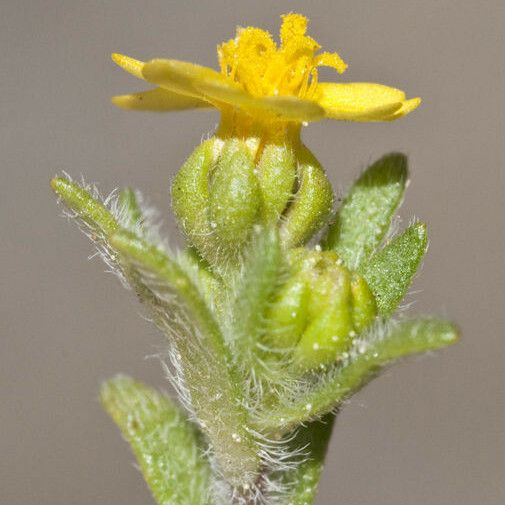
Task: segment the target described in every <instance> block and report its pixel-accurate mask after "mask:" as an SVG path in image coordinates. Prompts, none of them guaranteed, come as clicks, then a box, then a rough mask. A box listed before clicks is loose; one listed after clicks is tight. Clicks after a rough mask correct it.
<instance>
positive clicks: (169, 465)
mask: <svg viewBox="0 0 505 505" xmlns="http://www.w3.org/2000/svg"><path fill="white" fill-rule="evenodd" d="M100 397H101V401H102V404H103V406H104V408H105V410H106V411H107V412H108V413H109V415H110V416H111V417H112V419H113V420H114V422H115V423H116V424H117V425H118V426H119V429H120V430H121V432H122V434H123V436H124V437H125V439H126V440H127V441H128V442H129V444H130V446H131V448H132V450H133V453H134V454H135V457H136V458H137V461H138V463H139V466H140V469H141V471H142V474H143V476H144V479H145V481H146V482H147V484H148V485H149V487H150V489H151V492H152V494H153V496H154V498H155V500H156V502H157V503H158V504H159V505H187V504H188V503H191V504H194V505H207V504H209V503H210V500H209V497H208V494H209V484H210V467H209V465H208V463H207V461H206V460H205V458H204V456H203V448H202V447H201V446H200V440H199V438H200V437H199V433H198V431H197V429H196V428H195V427H194V426H193V425H192V424H191V423H190V422H189V421H188V419H187V418H186V416H185V415H184V414H183V413H182V412H181V411H180V409H179V408H178V407H177V406H176V405H175V404H174V403H173V402H172V401H171V400H170V399H169V398H168V397H166V396H164V395H161V394H159V393H157V392H156V391H154V390H153V389H151V388H149V387H147V386H145V385H143V384H140V383H138V382H135V381H133V380H132V379H130V378H129V377H124V376H118V377H115V378H114V379H112V380H110V381H108V382H106V383H105V384H103V386H102V389H101V394H100Z"/></svg>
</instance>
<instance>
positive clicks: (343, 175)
mask: <svg viewBox="0 0 505 505" xmlns="http://www.w3.org/2000/svg"><path fill="white" fill-rule="evenodd" d="M290 10H300V11H301V12H303V13H305V14H307V15H308V16H309V17H310V18H311V34H314V36H315V37H316V38H317V39H318V40H319V41H320V42H321V43H322V44H323V46H324V48H325V49H327V50H330V51H331V50H338V51H339V52H340V53H341V55H342V56H343V57H344V58H345V59H346V60H347V61H348V62H349V63H350V67H349V70H348V72H347V74H346V75H345V76H344V77H345V80H351V81H360V80H365V81H366V80H369V81H376V82H384V83H387V84H391V85H395V86H398V87H400V88H402V89H405V90H406V91H407V92H408V94H409V96H416V95H420V96H422V97H423V99H424V103H423V105H422V107H421V108H420V109H419V110H418V111H416V112H415V113H414V114H412V115H411V116H409V117H408V118H406V119H403V120H401V121H398V122H395V123H391V124H384V125H383V124H347V123H338V122H321V123H318V124H313V125H311V126H310V127H309V128H307V129H306V131H305V132H304V136H305V139H306V141H307V143H308V145H309V146H310V147H311V148H312V149H313V151H314V152H315V153H316V154H317V155H318V157H319V158H320V160H321V161H322V162H323V165H324V166H325V167H326V168H327V170H328V172H329V174H330V177H331V179H332V181H333V182H334V184H335V187H338V188H341V189H345V188H347V187H348V186H349V184H350V183H351V181H352V179H353V178H354V177H355V176H356V175H357V174H358V172H359V170H361V169H362V168H363V167H364V166H366V164H367V163H369V162H370V161H371V160H373V159H374V158H376V157H378V156H380V155H381V154H383V153H385V152H387V151H391V150H393V149H398V150H402V151H405V152H406V153H408V154H409V155H410V162H411V172H412V184H411V186H410V188H409V190H408V194H407V199H406V202H405V204H404V206H403V208H402V210H401V215H402V217H403V218H404V223H405V222H408V221H409V220H410V219H411V218H412V216H418V217H419V218H422V219H423V220H425V221H426V222H427V223H428V225H429V231H430V238H431V246H430V250H429V254H428V256H427V259H426V261H425V263H424V268H423V272H422V276H420V277H419V278H418V279H417V281H416V283H415V286H414V288H413V291H414V292H413V294H411V296H410V298H409V300H410V301H413V302H414V301H415V305H414V306H413V307H412V308H411V309H410V310H411V312H412V313H420V314H426V313H439V314H442V315H446V316H448V317H451V318H453V319H454V320H456V321H458V323H459V324H460V325H461V327H462V329H463V334H464V337H463V340H462V342H461V343H460V344H458V345H457V346H456V347H453V348H451V349H449V350H446V351H443V352H441V353H438V354H436V355H434V356H431V357H425V358H419V359H413V360H410V361H408V362H405V363H402V364H400V365H398V366H395V367H394V368H392V369H391V370H390V371H388V373H387V374H385V375H384V376H382V377H381V378H380V379H378V380H376V381H375V382H373V383H372V384H371V385H370V386H368V387H367V388H366V389H365V390H364V391H363V392H361V393H360V394H359V395H357V396H356V397H354V398H353V400H352V401H351V402H350V403H349V405H348V406H347V407H346V408H345V409H344V411H343V412H342V414H341V415H340V417H339V420H338V423H337V426H336V431H335V434H334V437H333V442H332V447H331V452H330V455H329V458H328V465H327V467H326V471H325V474H324V478H323V481H322V485H321V493H320V496H319V498H318V504H319V505H323V504H343V505H368V504H370V505H410V504H423V505H453V504H454V505H463V504H465V505H466V504H468V505H474V504H476V503H477V504H479V505H498V504H501V503H504V501H505V484H504V477H505V475H504V466H505V465H504V463H505V436H504V435H505V433H504V420H503V417H504V410H505V409H504V396H505V394H504V393H505V388H504V379H505V376H504V365H503V363H504V360H505V352H504V349H505V345H504V343H503V339H504V334H503V319H504V317H503V313H504V308H503V305H504V298H503V288H504V276H503V271H504V269H503V260H502V255H503V252H502V251H503V247H504V245H505V241H504V238H503V233H504V222H503V213H504V212H503V191H504V184H503V183H504V178H505V177H504V167H503V161H502V160H503V130H504V126H505V125H504V110H503V101H504V99H503V96H504V95H503V93H504V89H505V75H504V67H503V49H504V47H503V43H504V41H503V25H504V23H505V8H504V4H503V2H502V1H501V0H497V1H486V0H480V1H463V0H461V1H448V0H424V1H423V2H416V1H412V0H398V1H395V0H381V1H371V0H370V1H356V0H354V1H336V0H333V1H330V0H327V1H318V2H309V1H306V2H288V1H276V2H267V1H260V0H255V1H247V2H246V1H237V0H235V1H224V0H221V1H212V2H205V3H203V2H201V3H200V2H193V1H185V2H174V1H172V2H171V1H168V0H164V1H152V0H145V1H129V0H128V1H125V0H115V1H96V0H91V1H81V2H77V1H68V0H67V1H56V0H44V1H40V0H39V1H28V0H3V1H2V2H1V5H0V48H1V56H0V58H1V71H0V91H1V93H0V109H1V118H2V119H1V124H0V131H1V133H0V163H1V165H0V167H1V168H0V170H1V174H2V177H1V184H0V191H1V193H2V194H1V198H0V206H1V214H0V219H1V220H2V223H1V235H0V243H1V249H0V260H1V263H0V265H1V288H2V289H1V293H0V312H1V313H0V327H1V333H2V338H1V341H0V346H1V354H0V359H1V368H0V387H1V403H0V454H1V455H2V457H1V459H0V501H1V503H5V504H23V505H28V504H39V505H60V504H61V505H69V504H72V505H80V504H82V505H84V504H86V505H89V504H111V505H114V504H117V505H119V504H121V505H123V504H135V505H140V504H146V505H147V504H150V503H152V501H151V498H150V496H149V494H148V491H147V489H146V488H145V485H144V484H143V482H142V480H141V477H140V475H139V474H138V473H137V471H136V470H135V468H134V466H133V464H132V462H133V457H132V456H131V455H130V453H129V450H128V448H127V446H126V444H125V443H124V442H123V441H122V440H121V437H120V436H119V434H118V432H117V430H116V428H115V427H114V426H113V425H112V423H111V421H109V419H108V418H107V417H106V416H105V414H104V413H103V412H102V410H101V408H100V405H99V403H98V401H97V391H98V387H99V383H100V381H101V380H103V379H105V378H107V377H110V376H111V375H114V374H115V373H117V372H119V371H122V372H125V373H128V374H131V375H133V376H135V377H137V378H139V379H142V380H145V381H147V382H149V383H151V384H154V385H162V386H163V384H165V381H164V379H163V377H162V372H161V370H160V367H159V365H158V363H157V362H156V361H155V360H144V356H146V355H148V354H153V353H155V352H157V351H158V349H160V347H161V346H162V339H161V338H160V336H159V335H158V334H157V332H156V331H155V330H154V329H153V328H152V327H151V326H149V324H147V323H146V322H144V321H143V320H142V319H141V318H140V317H139V314H138V307H137V306H136V305H135V304H134V300H133V299H132V297H131V295H129V294H128V293H126V292H124V291H123V290H122V288H121V287H120V285H119V283H118V282H117V281H116V280H115V278H113V277H112V276H110V275H108V276H107V275H104V273H103V271H104V267H103V265H102V264H101V263H100V262H99V261H98V260H93V261H90V262H88V261H86V257H87V255H88V254H89V252H90V251H91V248H90V246H89V245H88V243H87V241H86V240H85V239H84V237H82V236H81V235H80V234H79V233H78V232H77V231H76V229H75V228H74V227H73V226H70V225H69V224H67V223H66V222H65V220H63V219H61V218H60V217H59V216H58V215H59V210H58V209H57V207H56V205H55V202H54V198H53V195H52V194H51V192H50V190H49V187H48V181H49V178H50V177H51V176H52V175H54V174H55V173H57V172H60V171H62V170H66V171H68V172H69V173H70V174H72V175H74V176H79V175H80V174H84V175H85V176H86V179H87V180H89V181H97V182H99V184H100V187H101V188H102V189H103V191H104V192H108V191H109V190H111V189H113V188H114V187H116V186H117V185H126V184H129V185H132V186H134V187H138V188H140V189H141V190H142V191H143V192H144V193H145V195H147V196H148V197H149V200H150V201H151V203H152V204H154V205H156V206H157V207H159V208H160V209H161V210H162V212H163V214H164V215H165V216H166V223H167V227H166V231H167V233H169V234H170V236H171V240H172V242H173V243H179V244H180V240H181V239H180V236H179V235H178V232H177V231H176V229H175V227H174V223H173V221H172V220H171V218H170V216H169V201H168V187H169V181H170V179H171V178H172V177H173V175H174V173H175V172H176V170H177V168H178V167H179V166H180V165H181V163H182V162H183V161H184V159H185V158H186V156H187V155H188V154H189V153H190V151H191V149H192V148H193V146H195V145H196V144H197V143H198V142H199V140H200V138H201V137H202V135H204V134H206V133H208V132H210V131H211V130H212V129H213V127H214V125H215V123H216V121H217V113H215V112H206V111H195V112H188V113H178V114H168V115H156V114H141V113H127V112H124V111H120V110H116V109H115V108H114V107H112V106H111V105H110V102H109V97H110V96H111V95H113V94H118V93H123V92H129V91H136V90H139V89H142V87H143V83H141V82H140V81H137V80H136V79H134V78H133V77H131V76H128V75H127V74H124V73H123V72H122V71H120V70H119V69H118V68H116V67H115V66H114V65H113V64H112V62H111V61H110V59H109V53H111V52H112V51H121V52H124V53H126V54H130V55H132V56H136V57H138V58H141V59H148V58H151V57H156V56H167V57H175V58H178V59H187V60H190V61H195V62H200V63H202V64H206V65H212V66H214V65H215V64H216V58H215V45H216V44H217V43H218V42H220V41H223V40H225V39H227V38H229V37H231V36H232V35H233V33H234V28H235V25H237V24H242V25H248V24H250V25H257V26H261V27H265V28H267V29H270V30H273V31H277V28H278V25H279V19H278V15H279V14H280V13H283V12H287V11H290ZM329 76H330V73H325V74H324V77H327V78H328V77H329ZM164 387H166V385H165V386H164Z"/></svg>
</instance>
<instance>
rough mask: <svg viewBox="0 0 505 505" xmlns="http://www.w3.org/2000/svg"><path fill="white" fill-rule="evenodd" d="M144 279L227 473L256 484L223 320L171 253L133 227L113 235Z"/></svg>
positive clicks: (253, 449) (254, 456)
mask: <svg viewBox="0 0 505 505" xmlns="http://www.w3.org/2000/svg"><path fill="white" fill-rule="evenodd" d="M111 243H112V244H113V246H114V247H116V248H117V250H118V251H120V253H121V255H122V256H123V258H124V261H126V262H127V263H128V264H129V265H130V267H131V268H132V269H133V270H134V271H135V272H136V273H137V274H138V276H139V279H140V281H141V282H142V283H143V285H144V286H146V287H147V288H148V289H150V290H151V292H152V294H153V297H154V302H151V306H152V309H153V311H154V319H155V321H156V323H157V325H158V326H159V327H160V329H161V330H162V331H163V332H164V333H165V334H166V335H167V336H168V338H169V341H170V342H171V343H172V344H173V345H174V346H175V359H176V360H177V361H178V362H179V363H180V366H181V368H182V373H183V377H184V384H183V388H182V389H183V390H184V389H186V388H187V391H188V393H189V398H186V399H185V401H186V402H187V403H189V404H190V406H191V408H192V409H193V410H194V412H195V415H196V417H197V419H198V420H199V422H200V426H201V428H202V430H203V431H204V432H205V433H206V434H207V436H208V438H209V440H210V442H211V445H212V447H213V452H214V454H215V456H216V458H217V460H218V462H219V463H220V466H221V470H222V472H223V474H224V476H225V478H226V479H227V480H228V481H229V482H230V483H231V484H232V485H237V486H238V485H245V484H251V483H252V481H253V480H254V478H255V474H256V471H257V468H258V464H259V456H258V449H257V446H256V443H255V441H254V439H253V437H252V435H251V434H250V432H249V431H248V429H247V416H246V412H245V409H244V407H243V399H242V392H241V390H240V384H239V379H238V377H235V376H234V374H233V372H232V367H231V365H230V363H231V357H230V355H229V351H228V349H227V347H226V346H225V344H224V341H223V337H222V334H221V331H220V328H219V326H218V325H217V323H216V321H215V319H214V317H213V315H212V314H211V312H210V310H209V309H208V307H207V305H206V303H205V301H204V300H203V298H202V296H201V295H200V293H199V292H198V290H197V288H196V287H195V285H194V284H193V283H192V281H191V280H190V278H189V277H188V276H187V275H186V273H185V272H184V271H183V270H182V269H181V268H180V267H179V266H178V264H177V263H176V262H175V261H174V260H172V259H171V258H170V257H168V256H167V255H165V254H164V253H163V252H161V251H160V250H159V249H157V248H156V247H154V246H152V245H149V244H147V243H146V242H145V241H143V240H142V239H139V238H138V237H136V236H135V235H134V234H133V233H131V232H125V231H120V232H118V233H116V234H115V235H113V236H112V237H111Z"/></svg>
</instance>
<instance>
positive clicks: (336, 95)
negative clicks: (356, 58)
mask: <svg viewBox="0 0 505 505" xmlns="http://www.w3.org/2000/svg"><path fill="white" fill-rule="evenodd" d="M313 99H314V100H315V101H317V102H318V103H319V104H320V105H321V106H322V107H324V108H325V109H326V111H327V115H328V116H329V117H334V116H335V115H337V116H339V117H338V118H336V119H340V115H341V114H349V115H352V114H358V115H362V114H364V113H366V112H367V111H369V110H373V109H376V108H378V107H383V106H386V105H388V104H392V103H398V102H403V101H404V100H405V93H404V92H403V91H400V90H399V89H396V88H390V87H389V86H384V85H382V84H372V83H366V82H352V83H319V84H318V86H317V88H316V91H315V95H314V97H313ZM398 108H399V107H398Z"/></svg>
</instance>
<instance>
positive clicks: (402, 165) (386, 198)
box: [325, 153, 408, 268]
mask: <svg viewBox="0 0 505 505" xmlns="http://www.w3.org/2000/svg"><path fill="white" fill-rule="evenodd" d="M407 166H408V163H407V157H406V156H405V155H404V154H402V153H390V154H387V155H385V156H383V157H382V158H380V159H379V160H378V161H376V162H375V163H373V164H372V165H371V166H370V167H369V168H368V169H367V170H366V171H365V172H364V173H363V174H362V175H361V177H360V178H359V179H358V180H357V181H356V182H355V183H354V185H353V186H352V188H351V190H350V191H349V193H348V194H347V196H346V197H345V199H344V201H343V203H342V205H341V207H340V209H339V210H338V212H337V214H336V216H335V221H334V223H333V224H332V225H331V226H330V228H329V230H328V234H327V237H326V240H325V247H326V248H327V249H333V250H335V251H336V252H337V253H338V254H339V256H341V257H342V259H343V260H344V261H345V263H346V264H347V265H348V266H349V267H350V268H358V267H359V266H360V265H361V264H362V263H364V262H365V261H366V260H368V259H369V258H370V256H371V255H372V254H373V253H374V251H375V250H376V249H377V248H378V247H379V245H380V243H381V242H382V240H383V239H384V237H385V235H386V234H387V232H388V230H389V228H390V226H391V221H392V219H393V217H394V214H395V211H396V209H397V208H398V207H399V205H400V203H401V201H402V198H403V193H404V191H405V187H406V183H407V179H408V168H407Z"/></svg>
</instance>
